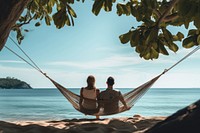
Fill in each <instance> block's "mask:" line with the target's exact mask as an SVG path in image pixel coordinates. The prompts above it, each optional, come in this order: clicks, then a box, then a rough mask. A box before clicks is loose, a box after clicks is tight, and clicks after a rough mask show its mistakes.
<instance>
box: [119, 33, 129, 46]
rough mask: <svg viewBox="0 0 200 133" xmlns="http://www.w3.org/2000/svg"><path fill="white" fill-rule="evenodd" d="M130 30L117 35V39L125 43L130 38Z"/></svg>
mask: <svg viewBox="0 0 200 133" xmlns="http://www.w3.org/2000/svg"><path fill="white" fill-rule="evenodd" d="M131 33H132V32H131V31H129V32H127V33H125V34H122V35H120V36H119V39H120V41H121V43H122V44H125V43H128V42H129V41H130V38H131Z"/></svg>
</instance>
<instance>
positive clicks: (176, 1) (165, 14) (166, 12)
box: [157, 0, 179, 27]
mask: <svg viewBox="0 0 200 133" xmlns="http://www.w3.org/2000/svg"><path fill="white" fill-rule="evenodd" d="M178 2H179V0H172V1H171V2H170V5H169V7H168V8H167V9H166V10H165V12H164V13H163V14H162V16H161V17H160V18H159V20H158V22H157V27H159V25H160V24H161V23H162V22H163V21H164V19H165V17H166V16H167V15H168V14H169V13H170V11H171V9H172V8H173V7H174V5H175V4H176V3H178Z"/></svg>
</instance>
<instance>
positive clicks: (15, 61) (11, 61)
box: [0, 60, 25, 64]
mask: <svg viewBox="0 0 200 133" xmlns="http://www.w3.org/2000/svg"><path fill="white" fill-rule="evenodd" d="M0 63H16V64H18V63H20V64H24V63H25V62H23V61H17V60H0Z"/></svg>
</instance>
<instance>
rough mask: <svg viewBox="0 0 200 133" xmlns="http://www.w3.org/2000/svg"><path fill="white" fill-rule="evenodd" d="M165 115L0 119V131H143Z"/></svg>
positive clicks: (40, 132)
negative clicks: (38, 119)
mask: <svg viewBox="0 0 200 133" xmlns="http://www.w3.org/2000/svg"><path fill="white" fill-rule="evenodd" d="M165 118H166V117H165V116H149V117H146V116H145V117H143V116H140V115H134V116H133V117H117V118H105V119H99V120H96V119H65V120H47V121H43V120H42V121H13V122H10V121H0V133H12V132H15V133H20V132H23V133H26V132H27V133H28V132H31V133H43V132H49V133H51V132H52V133H53V132H56V133H63V132H66V133H71V132H73V133H78V132H81V133H88V132H89V133H90V132H91V133H92V132H95V133H109V132H117V133H124V132H126V133H129V132H130V133H132V132H134V133H143V132H144V131H146V130H147V129H149V128H150V127H152V126H153V125H155V124H156V123H158V122H160V121H162V120H164V119H165Z"/></svg>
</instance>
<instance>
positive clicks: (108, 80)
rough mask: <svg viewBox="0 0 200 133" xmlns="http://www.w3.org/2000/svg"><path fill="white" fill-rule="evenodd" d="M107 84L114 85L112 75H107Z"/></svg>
mask: <svg viewBox="0 0 200 133" xmlns="http://www.w3.org/2000/svg"><path fill="white" fill-rule="evenodd" d="M107 84H108V85H114V84H115V80H114V78H113V77H111V76H110V77H108V79H107Z"/></svg>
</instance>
